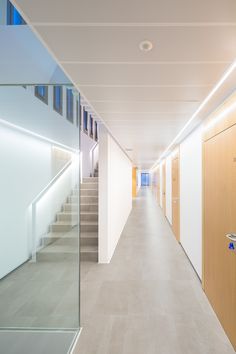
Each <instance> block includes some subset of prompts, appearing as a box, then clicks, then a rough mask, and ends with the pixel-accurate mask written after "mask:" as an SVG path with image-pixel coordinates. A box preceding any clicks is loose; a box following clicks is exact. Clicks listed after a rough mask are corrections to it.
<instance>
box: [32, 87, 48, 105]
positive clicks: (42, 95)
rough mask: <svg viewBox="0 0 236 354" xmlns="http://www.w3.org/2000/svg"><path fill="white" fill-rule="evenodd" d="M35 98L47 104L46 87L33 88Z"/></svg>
mask: <svg viewBox="0 0 236 354" xmlns="http://www.w3.org/2000/svg"><path fill="white" fill-rule="evenodd" d="M35 96H36V97H38V98H39V99H40V100H41V101H43V102H44V103H48V87H47V86H45V85H39V86H35Z"/></svg>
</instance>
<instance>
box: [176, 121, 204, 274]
mask: <svg viewBox="0 0 236 354" xmlns="http://www.w3.org/2000/svg"><path fill="white" fill-rule="evenodd" d="M180 242H181V244H182V246H183V248H184V250H185V252H186V253H187V255H188V257H189V259H190V261H191V263H192V264H193V266H194V268H195V270H196V272H197V274H198V275H199V277H200V278H202V127H199V128H197V129H196V130H195V131H194V132H193V133H192V134H191V135H190V136H188V137H187V138H186V139H185V140H184V141H183V142H182V143H181V145H180Z"/></svg>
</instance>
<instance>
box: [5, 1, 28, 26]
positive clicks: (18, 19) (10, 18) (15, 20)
mask: <svg viewBox="0 0 236 354" xmlns="http://www.w3.org/2000/svg"><path fill="white" fill-rule="evenodd" d="M25 24H26V22H25V20H24V19H23V18H22V16H21V15H20V14H19V12H18V11H17V10H16V8H15V7H14V6H13V5H12V3H11V2H10V1H9V0H8V1H7V25H25Z"/></svg>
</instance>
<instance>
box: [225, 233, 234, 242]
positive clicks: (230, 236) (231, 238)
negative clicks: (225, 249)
mask: <svg viewBox="0 0 236 354" xmlns="http://www.w3.org/2000/svg"><path fill="white" fill-rule="evenodd" d="M226 237H227V238H228V239H230V240H231V241H233V242H236V234H233V233H231V234H226Z"/></svg>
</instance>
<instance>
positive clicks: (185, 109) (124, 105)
mask: <svg viewBox="0 0 236 354" xmlns="http://www.w3.org/2000/svg"><path fill="white" fill-rule="evenodd" d="M198 105H199V102H186V101H182V102H158V101H157V102H155V101H152V102H145V101H136V102H135V101H129V102H95V103H94V104H93V107H94V108H95V109H96V111H97V112H98V113H101V115H102V114H103V113H108V112H111V113H112V112H115V113H119V112H120V113H122V112H124V113H128V112H141V113H142V112H143V113H145V112H156V113H159V112H165V113H184V114H185V113H190V114H191V113H192V112H193V111H194V110H196V109H197V107H198Z"/></svg>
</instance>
